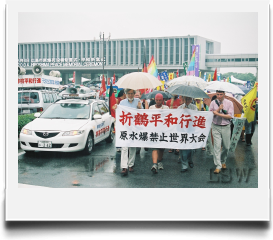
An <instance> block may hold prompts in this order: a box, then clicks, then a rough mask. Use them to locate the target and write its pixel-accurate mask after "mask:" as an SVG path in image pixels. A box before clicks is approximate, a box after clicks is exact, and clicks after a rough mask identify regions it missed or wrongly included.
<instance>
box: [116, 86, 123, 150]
mask: <svg viewBox="0 0 273 240" xmlns="http://www.w3.org/2000/svg"><path fill="white" fill-rule="evenodd" d="M125 98H126V94H125V92H124V89H121V90H120V91H119V93H118V97H117V98H116V104H117V105H119V103H120V102H121V101H122V100H124V99H125ZM115 125H116V121H115ZM116 149H117V152H121V148H120V147H116Z"/></svg>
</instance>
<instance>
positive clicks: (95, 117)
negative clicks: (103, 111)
mask: <svg viewBox="0 0 273 240" xmlns="http://www.w3.org/2000/svg"><path fill="white" fill-rule="evenodd" d="M101 118H102V117H101V115H100V114H95V115H94V119H95V120H97V119H101Z"/></svg>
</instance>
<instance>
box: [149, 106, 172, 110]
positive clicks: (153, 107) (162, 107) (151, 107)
mask: <svg viewBox="0 0 273 240" xmlns="http://www.w3.org/2000/svg"><path fill="white" fill-rule="evenodd" d="M149 109H169V107H168V106H166V105H162V106H161V107H160V108H157V107H156V106H155V105H152V106H150V107H149Z"/></svg>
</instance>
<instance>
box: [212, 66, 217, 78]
mask: <svg viewBox="0 0 273 240" xmlns="http://www.w3.org/2000/svg"><path fill="white" fill-rule="evenodd" d="M213 81H217V68H215V71H214V74H213Z"/></svg>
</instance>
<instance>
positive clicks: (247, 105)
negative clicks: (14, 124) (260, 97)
mask: <svg viewBox="0 0 273 240" xmlns="http://www.w3.org/2000/svg"><path fill="white" fill-rule="evenodd" d="M257 85H258V83H255V86H254V87H253V88H252V89H251V90H250V91H249V92H248V93H247V94H246V95H245V96H244V97H243V98H242V100H241V101H242V105H243V107H244V113H245V115H244V117H246V119H247V121H248V122H249V123H250V122H253V121H254V117H255V107H256V101H255V100H256V98H257Z"/></svg>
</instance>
